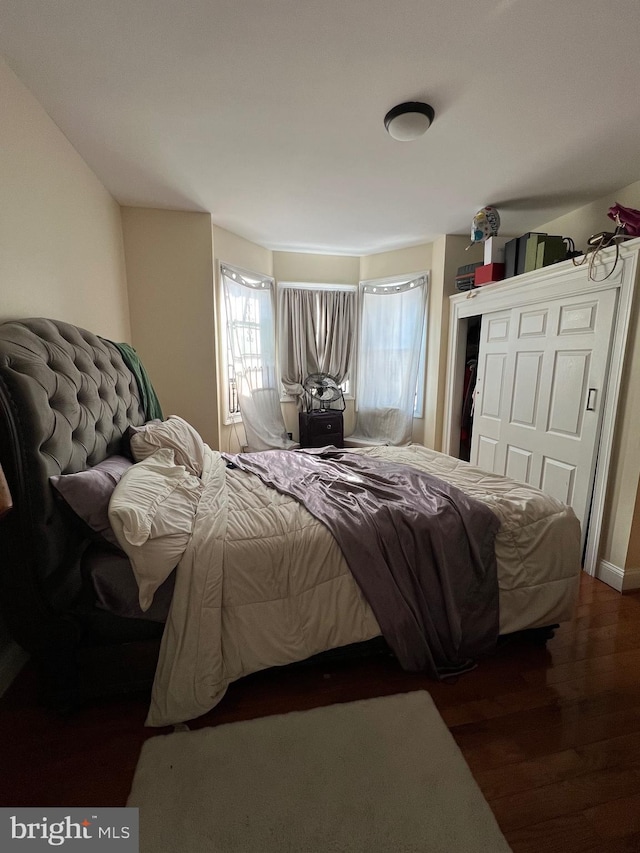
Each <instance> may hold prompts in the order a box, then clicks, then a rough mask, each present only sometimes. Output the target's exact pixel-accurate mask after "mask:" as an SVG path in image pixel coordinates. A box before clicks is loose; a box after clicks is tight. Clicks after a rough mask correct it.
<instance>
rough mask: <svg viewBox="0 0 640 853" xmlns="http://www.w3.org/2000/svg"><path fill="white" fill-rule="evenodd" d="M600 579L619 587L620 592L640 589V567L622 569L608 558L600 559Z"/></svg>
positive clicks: (597, 572)
mask: <svg viewBox="0 0 640 853" xmlns="http://www.w3.org/2000/svg"><path fill="white" fill-rule="evenodd" d="M596 577H597V578H598V580H601V581H604V583H606V584H608V585H609V586H612V587H613V588H614V589H617V590H618V592H630V591H631V590H633V589H640V569H621V568H620V566H616V565H614V564H613V563H610V562H609V561H608V560H600V562H599V563H598V567H597V569H596Z"/></svg>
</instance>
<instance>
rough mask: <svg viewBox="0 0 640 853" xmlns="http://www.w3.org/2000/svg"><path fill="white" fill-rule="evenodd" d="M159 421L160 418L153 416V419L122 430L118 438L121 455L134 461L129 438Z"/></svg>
mask: <svg viewBox="0 0 640 853" xmlns="http://www.w3.org/2000/svg"><path fill="white" fill-rule="evenodd" d="M161 423H162V421H161V420H160V418H154V420H152V421H146V422H145V423H143V424H141V425H140V426H128V427H127V428H126V430H125V431H124V433H123V435H122V438H121V439H120V453H121V454H122V455H123V456H126V457H127V459H131V461H132V462H135V461H136V460H135V459H134V458H133V452H132V450H131V439H132V438H133V436H134V435H135V434H136V433H138V432H141V431H142V430H143V429H146V428H147V427H148V426H150V425H151V424H161Z"/></svg>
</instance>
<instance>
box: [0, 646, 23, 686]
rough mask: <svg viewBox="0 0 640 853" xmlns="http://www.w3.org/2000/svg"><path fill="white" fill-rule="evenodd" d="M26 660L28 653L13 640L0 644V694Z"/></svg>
mask: <svg viewBox="0 0 640 853" xmlns="http://www.w3.org/2000/svg"><path fill="white" fill-rule="evenodd" d="M28 660H29V655H28V654H27V653H26V652H25V651H24V649H21V648H20V646H19V645H18V644H17V643H14V642H13V640H8V641H7V642H6V643H5V644H3V645H2V646H0V696H3V695H4V693H5V692H6V691H7V690H8V689H9V687H10V685H11V683H12V682H13V680H14V678H15V677H16V676H17V675H18V673H19V672H20V670H21V669H22V667H23V666H24V665H25V663H26V662H27V661H28Z"/></svg>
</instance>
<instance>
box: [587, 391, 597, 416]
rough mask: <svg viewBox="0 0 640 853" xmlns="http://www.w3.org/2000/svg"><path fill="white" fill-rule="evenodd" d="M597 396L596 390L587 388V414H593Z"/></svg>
mask: <svg viewBox="0 0 640 853" xmlns="http://www.w3.org/2000/svg"><path fill="white" fill-rule="evenodd" d="M597 394H598V389H597V388H589V393H588V394H587V411H588V412H595V410H596V396H597Z"/></svg>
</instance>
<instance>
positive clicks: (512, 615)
mask: <svg viewBox="0 0 640 853" xmlns="http://www.w3.org/2000/svg"><path fill="white" fill-rule="evenodd" d="M0 407H1V412H0V463H1V464H2V467H3V470H4V472H5V475H6V477H7V481H8V483H9V487H10V489H11V492H12V496H13V500H14V509H13V510H12V511H11V512H10V513H9V514H8V515H7V516H6V517H5V518H4V519H3V521H2V523H1V524H0V546H1V547H2V553H3V555H5V554H6V555H7V557H8V559H5V560H3V566H2V573H1V577H0V583H1V596H2V611H3V615H4V618H5V621H6V622H7V624H8V627H9V630H10V631H11V633H12V635H13V636H14V638H15V639H16V641H17V642H18V643H19V644H20V645H22V646H23V647H24V648H25V649H26V650H27V651H29V652H30V653H31V654H32V655H33V656H34V658H35V659H36V660H37V662H38V663H39V664H40V665H41V666H42V668H43V672H44V674H45V677H46V678H47V680H48V684H49V687H50V688H51V690H52V692H53V693H54V695H56V696H58V697H62V698H63V699H64V700H65V701H68V700H70V699H71V700H73V699H77V697H78V693H79V692H80V693H83V692H86V691H87V690H91V689H92V687H93V689H94V692H96V690H98V691H106V690H110V689H116V690H118V689H125V688H131V687H139V686H141V685H142V684H143V683H147V682H148V680H149V676H150V674H151V673H152V672H153V670H154V669H155V685H154V689H153V694H152V704H151V709H150V713H149V718H148V723H149V724H150V725H165V724H168V723H175V722H179V721H181V720H185V719H190V718H192V717H195V716H197V715H198V714H201V713H204V712H205V711H206V710H208V709H209V708H210V707H212V706H213V705H214V704H215V703H216V702H217V701H219V700H220V698H221V697H222V695H224V691H225V689H226V685H227V684H228V683H229V682H230V681H232V680H234V679H235V678H239V677H241V676H242V675H244V674H247V673H248V672H253V671H255V670H257V669H262V668H266V667H269V666H274V665H282V664H286V663H289V662H292V661H295V660H300V659H302V658H306V657H308V656H310V655H314V654H316V653H318V652H321V651H323V650H325V649H331V648H336V647H341V646H345V645H348V644H351V643H356V642H362V641H367V640H369V639H371V638H373V637H376V636H378V635H379V634H380V631H381V629H380V620H379V619H378V618H376V616H375V615H374V613H373V610H372V608H371V606H370V605H369V602H368V601H367V600H365V598H364V596H363V594H362V592H361V590H360V588H359V586H358V584H357V583H356V582H355V580H354V577H353V574H352V572H351V571H350V569H349V567H348V565H347V563H346V561H345V558H344V555H343V553H342V551H341V549H340V548H339V547H338V545H337V543H336V540H335V538H334V537H333V536H332V535H331V534H330V533H329V531H328V530H327V529H326V526H325V525H324V524H323V523H321V522H319V521H318V519H317V518H315V517H314V516H313V515H311V514H310V513H309V511H308V510H307V509H305V507H303V506H302V505H301V504H300V502H299V501H297V500H295V499H294V498H292V497H291V495H288V494H283V493H281V492H279V491H277V490H276V489H274V488H272V487H271V486H269V485H267V484H266V483H265V482H264V481H263V480H262V479H260V477H258V476H257V475H255V474H254V473H251V472H249V471H247V470H242V468H241V467H238V466H236V465H234V464H233V460H230V459H228V458H225V457H224V456H222V455H221V454H219V453H218V452H217V451H215V450H211V449H210V448H208V447H206V445H204V450H203V451H202V457H201V459H200V461H199V462H198V467H197V468H196V469H195V470H192V471H190V470H188V465H184V464H183V465H180V464H177V465H176V462H180V461H181V462H184V459H183V460H176V458H175V455H176V453H178V452H179V451H180V447H181V446H184V444H185V441H183V442H178V443H177V444H175V445H174V446H170V447H169V448H167V447H166V446H163V445H162V442H160V444H159V445H158V446H157V447H154V446H150V447H149V448H148V449H147V450H146V451H145V454H144V456H142V457H139V461H138V462H137V464H135V465H134V464H132V463H131V467H130V468H126V469H125V470H124V473H123V474H122V478H121V480H120V481H119V482H118V483H117V485H116V486H115V489H114V491H113V496H112V498H111V502H110V509H111V510H114V514H113V515H112V514H111V512H110V516H109V518H110V522H113V525H114V530H116V534H117V540H118V542H119V544H120V546H122V547H124V550H126V551H127V556H128V557H131V558H132V559H133V560H134V564H135V559H136V558H135V555H136V554H137V553H138V551H136V549H138V550H139V551H140V553H142V550H144V548H142V549H141V548H140V547H139V546H138V545H135V544H132V543H131V542H128V540H127V534H125V533H124V532H123V531H124V529H125V528H127V530H128V531H129V533H128V535H129V538H130V539H135V535H139V529H138V528H137V527H136V525H138V526H139V522H140V518H141V517H142V515H143V513H141V512H139V511H138V510H139V507H138V504H137V501H138V498H136V497H134V499H133V500H132V498H131V495H132V494H133V495H134V496H135V495H136V494H138V493H136V492H135V489H133V491H132V488H133V486H134V485H135V483H136V480H137V479H139V474H140V472H141V471H142V469H143V468H144V467H145V465H146V466H147V468H149V470H151V474H152V475H153V476H156V474H157V475H158V476H163V477H166V476H167V475H166V470H168V471H169V475H170V477H173V476H174V475H173V473H172V472H171V468H172V466H173V467H176V468H180V469H181V471H183V472H185V474H184V476H183V475H179V477H180V478H181V479H180V487H179V489H178V490H177V491H175V490H171V494H172V495H174V497H175V495H177V492H178V491H180V492H181V494H182V497H181V500H183V501H186V502H187V504H188V506H189V507H190V509H189V510H188V512H187V511H186V510H185V511H184V512H183V509H182V504H181V505H180V507H178V508H177V509H176V510H175V511H174V512H173V514H170V517H169V521H168V522H166V523H165V526H164V527H163V526H162V524H160V523H159V522H158V523H157V525H156V526H157V530H156V533H154V534H153V536H151V538H152V539H153V538H154V536H155V537H156V540H157V541H156V542H155V544H154V547H155V545H158V543H160V544H162V542H165V543H167V546H169V545H170V543H173V542H174V540H175V539H176V537H177V540H179V542H180V544H179V547H178V548H177V550H175V551H174V552H171V550H170V548H169V550H168V551H167V550H166V549H165V550H162V551H161V550H156V551H155V552H154V556H153V557H152V558H151V559H147V561H146V563H144V565H143V562H144V561H142V560H141V562H140V565H141V566H142V569H141V570H140V573H139V576H138V587H139V594H140V604H141V608H140V612H135V609H134V611H133V612H132V613H130V614H128V615H127V616H124V615H118V614H116V613H113V612H109V611H108V610H107V609H105V607H104V602H100V601H98V600H97V593H96V589H95V584H92V583H91V582H89V581H90V580H91V577H92V576H91V573H90V572H89V573H88V572H87V568H86V567H87V565H88V564H91V563H92V561H94V560H95V555H96V553H97V554H98V555H99V557H100V558H102V559H103V561H104V554H105V551H104V547H103V545H102V544H100V543H99V542H97V541H96V539H95V537H94V536H90V535H87V531H86V530H85V529H84V528H83V527H80V526H78V525H77V524H75V523H74V522H73V519H71V518H70V516H69V513H68V512H65V510H64V507H63V506H62V505H61V504H60V501H59V500H57V499H56V496H55V495H54V491H55V489H53V488H52V482H51V478H52V477H53V478H58V477H60V476H62V477H67V476H68V475H75V474H82V473H85V472H91V473H93V472H94V470H95V469H96V468H97V467H98V468H99V467H100V466H101V465H104V464H105V462H106V463H107V465H108V464H109V460H113V459H114V458H115V457H121V455H122V454H123V440H124V438H125V437H126V436H127V435H129V437H131V433H133V435H134V438H131V444H132V445H134V444H135V443H136V441H138V440H140V441H142V442H144V441H145V440H146V438H149V436H153V435H155V434H156V433H155V432H154V431H153V430H152V429H149V428H148V427H146V426H145V420H146V413H145V411H144V409H143V405H142V403H141V395H140V392H139V389H138V386H137V383H136V380H135V377H134V376H133V374H132V373H131V371H130V370H129V369H128V368H127V367H126V365H125V363H124V362H123V360H122V357H121V355H120V352H119V351H118V349H117V348H116V347H115V346H114V345H113V344H111V343H109V342H108V341H104V340H102V339H100V338H98V337H97V336H95V335H93V334H91V333H89V332H87V331H85V330H82V329H79V328H77V327H74V326H71V325H69V324H65V323H62V322H60V321H52V320H43V319H35V320H24V321H19V322H10V323H5V324H2V325H0ZM169 420H170V419H169ZM160 432H162V430H160ZM145 437H146V438H145ZM152 444H153V442H150V445H152ZM352 452H353V453H354V454H358V455H359V456H360V457H361V458H363V459H365V458H366V459H370V460H376V459H377V460H379V461H381V462H382V463H386V462H390V461H393V463H394V464H395V463H400V464H401V465H405V466H410V468H411V469H412V470H414V471H421V472H428V474H429V475H434V474H435V475H436V476H437V477H438V478H439V479H440V480H441V481H442V482H443V483H445V484H450V486H451V487H452V488H454V489H457V490H460V491H461V492H463V493H464V494H466V495H469V496H471V497H472V498H475V499H476V502H477V503H478V504H479V505H482V506H483V507H485V508H487V509H489V510H491V514H492V518H493V517H495V518H496V519H497V522H496V528H497V529H498V528H499V529H498V532H497V534H496V537H495V562H496V564H497V578H498V587H499V614H498V616H499V630H500V633H502V634H507V633H513V632H515V631H520V630H523V629H529V628H544V627H546V626H550V625H553V624H555V623H558V622H560V621H562V620H564V619H567V618H569V617H570V615H571V612H572V608H573V605H574V602H575V598H576V595H577V586H578V577H579V562H580V561H579V547H580V546H579V541H580V537H579V525H578V523H577V521H576V519H575V516H574V515H573V513H572V511H571V510H570V509H569V508H568V507H565V506H564V505H562V504H559V503H558V502H556V501H554V500H553V499H551V498H548V497H547V496H544V495H542V493H540V492H538V491H536V490H534V489H531V488H530V487H528V486H524V485H523V484H519V483H515V482H514V481H511V480H507V479H505V478H501V477H497V476H496V475H492V474H487V473H485V472H482V471H479V470H478V469H474V468H472V466H469V465H468V464H467V463H464V462H461V461H459V460H455V459H452V458H450V457H446V456H443V455H442V454H437V453H435V452H433V451H430V450H428V449H426V448H421V447H418V446H410V447H407V448H385V447H377V448H369V449H365V450H361V451H352ZM162 454H165V455H166V458H164V459H163V458H162ZM250 456H253V455H252V454H250ZM291 458H292V457H291ZM238 461H241V460H238ZM160 462H162V464H163V465H164V466H165V467H164V468H162V466H161V465H160ZM124 464H125V463H123V465H124ZM154 466H155V469H156V470H155V472H154V470H153V469H154ZM161 468H162V470H160V469H161ZM165 468H166V470H165ZM159 471H160V473H158V472H159ZM110 476H111V475H110ZM145 476H146V475H145ZM176 476H178V475H176ZM162 488H164V486H163V487H162ZM167 488H168V487H167ZM168 493H169V492H168V491H167V494H168ZM140 494H142V493H140ZM118 496H119V497H118ZM120 498H122V500H120ZM144 499H145V498H144V495H143V494H142V496H141V497H140V502H143V501H144ZM119 500H120V503H119ZM140 505H141V504H140ZM205 505H206V508H207V513H208V514H205V513H204V510H203V507H205ZM176 506H177V505H176ZM118 507H124V509H122V513H121V514H120V515H118V513H117V510H118ZM114 508H115V509H114ZM127 513H129V514H128V515H127ZM181 514H182V515H181ZM186 516H189V518H191V521H190V522H189V521H185V522H184V523H183V522H182V521H179V520H177V519H179V518H180V517H183V518H186ZM123 519H124V521H123ZM119 522H122V524H121V527H120V529H116V528H117V526H118V523H119ZM154 523H155V522H154ZM127 525H128V527H127ZM134 528H135V529H134ZM147 528H148V524H147ZM196 528H197V531H196ZM132 531H133V532H132ZM103 532H104V531H103ZM134 534H135V535H134ZM146 536H147V539H148V538H149V533H148V529H147V533H146ZM163 537H164V539H163ZM305 543H306V544H305ZM142 545H143V546H145V547H148V546H149V542H147V540H146V539H144V541H142ZM128 546H131V547H128ZM129 552H131V553H129ZM145 559H146V558H145ZM174 559H175V560H176V562H177V563H178V570H177V574H176V576H175V577H176V579H175V591H173V592H172V591H171V590H170V592H169V598H170V599H171V605H170V610H169V615H168V621H167V622H166V626H163V622H162V620H161V619H159V618H149V611H144V610H143V607H146V606H147V605H149V604H150V603H151V604H152V606H154V604H155V603H156V602H155V598H156V597H157V596H158V591H157V590H160V591H161V590H162V589H165V591H166V589H167V587H166V586H163V581H164V584H167V583H169V582H170V581H172V577H171V576H170V573H169V572H170V569H171V568H172V563H173V560H174ZM158 567H160V568H158ZM145 571H148V572H150V573H151V575H153V578H152V582H151V587H150V588H149V589H151V594H150V595H146V597H145V595H144V593H143V587H144V582H145V577H144V573H145ZM283 587H284V588H285V589H284V592H283ZM147 591H149V590H147ZM143 598H144V599H145V600H144V601H143V600H142V599H143ZM302 605H304V606H302ZM378 615H380V614H378ZM160 637H162V641H161V650H160V659H159V663H158V665H157V667H156V660H157V655H158V645H159V641H160ZM107 661H109V662H111V663H112V664H113V666H112V671H113V672H114V674H115V675H114V678H113V679H110V678H109V677H108V668H107V666H106V662H107ZM96 666H98V667H99V678H94V681H95V682H96V683H95V684H94V685H92V684H91V673H94V674H95V672H96Z"/></svg>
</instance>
